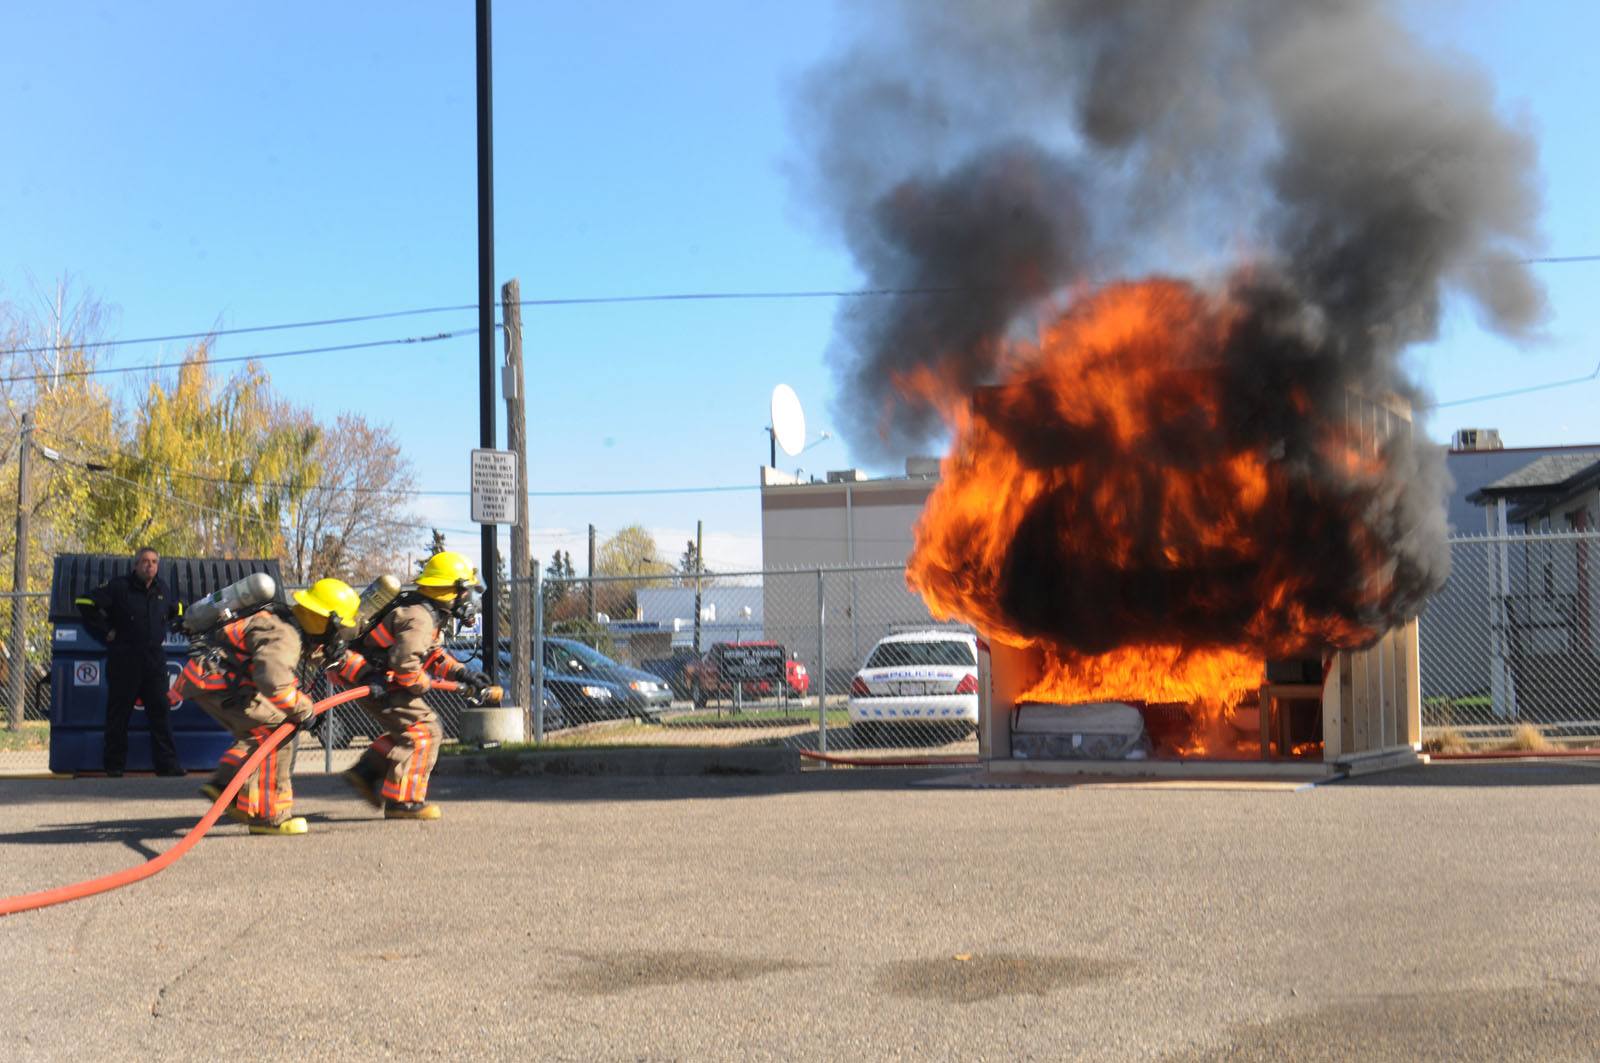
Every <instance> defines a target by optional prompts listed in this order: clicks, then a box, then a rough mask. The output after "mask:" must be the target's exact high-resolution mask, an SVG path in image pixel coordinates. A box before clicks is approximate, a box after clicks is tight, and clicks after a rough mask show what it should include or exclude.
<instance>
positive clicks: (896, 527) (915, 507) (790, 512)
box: [761, 458, 939, 694]
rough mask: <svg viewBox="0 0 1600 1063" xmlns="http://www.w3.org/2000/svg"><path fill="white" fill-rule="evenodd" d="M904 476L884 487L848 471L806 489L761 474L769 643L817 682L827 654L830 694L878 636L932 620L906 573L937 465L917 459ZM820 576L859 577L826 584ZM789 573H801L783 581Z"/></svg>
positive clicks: (838, 690) (770, 472)
mask: <svg viewBox="0 0 1600 1063" xmlns="http://www.w3.org/2000/svg"><path fill="white" fill-rule="evenodd" d="M906 469H907V475H906V476H904V477H893V478H887V479H879V480H869V479H867V478H866V477H865V476H864V475H862V474H861V473H860V472H859V471H857V470H854V469H848V470H844V471H842V472H830V473H828V474H827V478H826V479H825V480H820V481H812V482H808V483H801V482H799V481H796V480H795V479H794V478H793V477H789V476H786V475H785V474H784V473H782V472H779V471H778V470H776V469H770V468H767V469H763V470H762V475H761V546H762V554H763V562H762V567H763V568H765V569H766V570H767V572H768V575H767V577H766V578H765V580H764V581H763V587H764V590H763V595H764V603H763V609H764V613H765V619H766V631H767V637H768V638H772V639H776V640H778V641H779V642H782V643H783V644H784V645H785V646H786V647H788V648H789V649H791V650H794V651H797V652H798V653H799V654H800V658H801V660H802V661H804V662H805V664H806V667H807V668H808V669H810V670H811V672H812V674H813V675H818V674H820V668H821V665H822V657H823V655H824V654H826V658H827V660H826V667H827V672H828V676H829V679H828V692H829V693H830V694H843V693H845V692H846V691H847V690H848V689H849V686H850V677H851V676H853V675H854V674H855V672H856V670H857V669H859V668H860V667H861V663H862V661H863V659H864V658H865V656H866V655H867V654H868V653H869V652H871V650H872V647H873V645H874V644H875V643H876V642H877V641H878V639H880V638H882V637H883V636H884V635H887V634H890V633H891V632H893V631H899V630H906V629H907V628H912V627H919V626H924V625H928V624H931V623H933V618H932V617H931V616H930V615H929V613H928V609H927V607H926V606H925V605H923V603H922V599H921V598H920V597H919V596H918V595H916V594H915V593H913V592H912V591H910V590H908V589H907V588H906V584H905V572H904V567H903V566H904V565H905V562H906V559H907V557H909V556H910V554H911V546H912V541H913V529H914V528H915V526H916V523H917V518H918V517H919V516H921V514H922V507H923V504H924V503H925V502H926V501H927V500H928V495H929V494H930V493H931V492H932V491H933V488H934V486H935V485H936V484H937V483H938V470H939V466H938V462H937V461H936V460H934V459H930V458H913V459H910V460H908V461H907V462H906ZM864 568H870V569H871V570H870V571H863V569H864ZM819 569H823V570H826V569H852V570H854V571H848V572H827V571H824V572H823V574H822V575H821V576H820V577H819V576H818V570H819ZM789 570H799V571H796V574H795V575H793V576H789V575H784V574H783V573H784V572H786V571H789ZM819 584H820V587H819ZM819 604H820V605H822V606H824V607H825V610H826V612H825V614H822V615H824V616H825V619H824V623H823V627H822V629H823V630H825V631H826V633H827V634H826V638H825V639H824V638H821V637H819V634H818V619H819Z"/></svg>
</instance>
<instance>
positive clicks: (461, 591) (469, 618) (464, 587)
mask: <svg viewBox="0 0 1600 1063" xmlns="http://www.w3.org/2000/svg"><path fill="white" fill-rule="evenodd" d="M482 606H483V598H482V595H481V594H480V593H479V591H478V585H477V584H475V583H468V582H467V581H466V580H458V581H457V582H456V600H455V601H454V602H453V603H452V604H451V606H450V615H451V616H453V617H455V618H456V619H457V620H458V621H460V622H461V625H462V626H463V627H471V626H472V625H473V624H474V623H476V622H477V619H478V613H479V612H480V611H481V609H482Z"/></svg>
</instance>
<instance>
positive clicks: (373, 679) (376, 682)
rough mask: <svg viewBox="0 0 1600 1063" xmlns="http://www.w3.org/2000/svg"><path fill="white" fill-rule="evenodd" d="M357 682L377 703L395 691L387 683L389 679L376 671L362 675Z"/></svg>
mask: <svg viewBox="0 0 1600 1063" xmlns="http://www.w3.org/2000/svg"><path fill="white" fill-rule="evenodd" d="M358 682H359V683H360V684H362V685H365V686H366V688H367V690H368V691H369V693H370V696H371V697H373V698H376V699H377V700H379V701H383V700H386V699H387V698H388V697H389V695H390V694H392V693H394V689H395V688H394V686H393V685H392V684H391V683H390V682H389V677H388V676H387V675H385V674H384V673H383V672H380V671H378V670H376V669H373V670H372V671H370V672H368V673H367V674H366V675H363V676H362V677H361V678H360V680H358Z"/></svg>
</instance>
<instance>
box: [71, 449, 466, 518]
mask: <svg viewBox="0 0 1600 1063" xmlns="http://www.w3.org/2000/svg"><path fill="white" fill-rule="evenodd" d="M62 460H63V461H65V462H66V463H67V464H69V465H74V466H76V467H78V468H81V469H83V470H84V471H86V472H89V473H91V474H93V475H95V476H104V477H107V478H109V479H112V480H116V481H117V482H119V483H123V484H126V485H128V486H129V487H135V488H138V489H139V490H140V491H144V492H150V493H151V494H152V495H153V497H155V498H158V499H160V500H161V501H163V502H173V503H176V504H178V505H180V506H188V507H189V508H190V509H193V510H198V511H200V512H202V513H211V514H214V515H216V516H219V517H222V518H224V519H226V520H237V521H244V522H246V523H249V524H258V525H260V526H262V527H266V528H273V529H280V528H282V527H283V524H284V522H283V521H281V520H270V519H268V518H266V517H258V516H253V515H251V514H248V513H234V512H230V511H229V510H225V509H218V508H216V507H215V506H208V505H206V504H204V503H203V502H195V501H192V500H190V499H187V498H184V497H183V496H181V495H175V494H171V493H169V492H164V491H153V492H152V491H151V488H150V485H149V484H142V483H139V482H138V481H137V480H130V479H128V478H127V477H126V476H120V475H118V474H117V473H114V472H112V471H111V470H110V469H107V468H105V467H104V466H101V465H95V464H92V463H90V462H84V461H77V460H74V459H71V458H66V457H63V458H62ZM383 523H384V524H387V525H389V526H390V527H394V528H411V529H415V530H417V531H432V530H437V531H441V532H448V533H450V534H452V535H476V534H477V532H478V529H476V528H471V529H468V528H447V527H444V526H443V525H440V524H435V523H432V522H416V521H402V520H386V521H384V522H383Z"/></svg>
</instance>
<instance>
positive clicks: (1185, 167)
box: [800, 0, 1544, 641]
mask: <svg viewBox="0 0 1600 1063" xmlns="http://www.w3.org/2000/svg"><path fill="white" fill-rule="evenodd" d="M1394 7H1395V5H1394V4H1388V3H1384V2H1382V0H1297V2H1284V0H940V2H938V3H930V2H925V0H883V2H880V3H878V4H876V5H873V6H872V7H871V9H870V11H869V12H867V13H866V14H864V15H863V16H862V17H861V22H860V25H859V26H858V27H857V33H856V38H855V39H856V42H857V43H856V45H855V46H854V48H853V50H851V51H850V52H849V53H848V54H845V55H843V56H842V57H840V58H838V59H836V60H835V61H833V62H831V63H829V64H827V65H826V66H825V67H824V68H822V69H819V70H817V71H814V72H813V74H812V75H811V76H810V77H809V78H808V79H807V81H806V83H805V87H804V92H803V93H802V95H801V98H800V121H801V126H802V134H803V136H804V139H805V143H806V144H807V146H808V148H814V149H815V154H814V157H813V159H812V163H811V165H810V166H809V167H808V168H807V170H806V173H807V179H808V185H807V187H806V189H805V192H806V194H807V195H808V197H810V198H812V199H814V200H815V201H816V202H818V203H820V204H821V205H822V207H823V209H824V213H825V215H826V217H827V218H828V219H829V220H830V222H831V223H832V224H835V225H837V226H838V227H839V228H840V230H841V232H842V234H843V236H844V239H845V240H846V241H847V243H848V245H849V247H850V248H851V250H852V252H853V254H854V256H855V258H856V262H857V264H858V266H859V267H860V269H861V270H862V272H863V274H864V279H863V284H864V286H865V287H869V288H914V289H922V290H923V293H922V294H917V295H907V296H904V297H900V298H879V299H860V300H855V301H853V302H851V303H850V304H849V305H847V306H846V307H845V308H844V309H842V310H841V311H840V315H839V318H838V320H837V323H836V330H835V339H834V345H833V348H832V350H831V351H830V353H829V357H830V360H831V362H832V364H833V366H834V369H835V370H836V373H837V375H838V377H839V382H838V387H839V394H840V395H841V396H842V398H841V399H840V400H839V405H838V408H837V409H835V411H834V415H835V418H836V420H835V424H836V425H837V427H838V428H839V430H840V431H841V432H842V433H844V434H845V436H846V438H847V439H848V441H849V442H850V443H851V445H852V447H853V448H854V449H855V450H856V451H857V452H858V453H859V454H861V455H862V456H863V457H864V458H866V459H868V460H878V461H892V460H894V459H896V458H899V457H902V456H904V455H906V454H908V453H916V452H926V451H928V450H929V449H930V448H937V447H939V446H940V445H941V444H942V442H943V441H944V439H945V436H946V432H947V426H946V424H945V422H944V420H943V419H942V418H941V417H940V416H939V414H938V411H937V409H936V404H935V403H934V402H933V401H932V400H931V399H930V398H929V397H928V396H927V395H926V393H925V392H923V391H919V390H917V389H907V388H906V387H904V381H905V380H906V379H907V378H908V375H914V374H915V371H917V370H919V369H930V370H932V371H933V372H935V373H936V374H937V375H938V376H939V378H940V379H942V380H945V381H949V382H955V383H957V384H958V385H959V387H960V388H962V389H972V390H976V389H977V388H979V387H981V386H982V385H984V384H986V383H988V382H991V381H993V380H994V379H995V377H996V375H997V369H998V368H999V365H998V363H999V359H1000V358H1001V356H1002V354H1003V353H1004V352H1005V351H1006V350H1008V348H1009V346H1010V344H1009V342H1008V341H1010V340H1013V339H1015V338H1017V337H1019V336H1020V337H1028V336H1030V335H1032V333H1033V331H1034V330H1035V329H1036V328H1037V327H1038V324H1039V322H1040V321H1042V320H1047V319H1049V318H1052V317H1054V316H1055V315H1056V314H1058V313H1060V312H1061V311H1062V310H1063V309H1067V308H1070V306H1071V305H1072V302H1073V300H1074V298H1076V297H1079V296H1081V295H1082V294H1083V293H1084V292H1087V291H1092V290H1093V289H1094V288H1095V287H1096V286H1098V285H1100V284H1103V283H1106V282H1108V281H1111V280H1114V279H1118V278H1132V277H1138V276H1141V275H1144V274H1149V273H1161V274H1165V275H1168V276H1184V277H1188V278H1191V279H1192V280H1193V281H1194V282H1195V283H1196V284H1197V285H1199V286H1200V287H1202V288H1208V289H1211V290H1216V291H1224V290H1225V291H1228V292H1230V293H1232V294H1233V295H1234V296H1235V297H1236V299H1237V300H1238V302H1239V304H1240V305H1242V306H1244V307H1246V308H1247V309H1248V311H1249V312H1250V315H1251V316H1252V317H1258V318H1259V319H1258V320H1245V321H1244V322H1242V323H1240V325H1239V328H1238V336H1237V337H1236V339H1237V342H1236V343H1235V344H1234V345H1233V346H1232V347H1230V349H1229V350H1228V351H1227V352H1226V358H1227V361H1228V372H1229V373H1230V374H1231V375H1232V384H1231V385H1230V388H1229V391H1230V392H1233V391H1235V389H1236V391H1237V394H1236V396H1235V398H1236V399H1237V401H1238V403H1239V405H1238V407H1237V408H1238V410H1239V414H1240V421H1241V423H1240V425H1239V427H1238V431H1239V432H1242V433H1247V434H1252V435H1251V438H1252V439H1253V440H1254V441H1255V442H1256V443H1259V445H1260V446H1261V447H1262V448H1264V449H1267V450H1271V451H1272V452H1273V453H1276V454H1283V453H1288V454H1289V456H1290V460H1296V457H1295V456H1296V455H1301V456H1304V455H1310V454H1312V453H1314V451H1315V443H1314V441H1311V440H1300V439H1297V437H1296V431H1297V422H1296V418H1295V417H1294V415H1293V411H1289V410H1287V407H1285V406H1284V405H1283V403H1282V397H1283V396H1284V395H1286V394H1287V393H1288V392H1289V391H1290V390H1296V391H1298V392H1300V393H1301V394H1304V395H1307V396H1309V401H1310V402H1311V403H1312V405H1313V406H1315V407H1317V408H1318V409H1319V410H1320V411H1323V412H1326V413H1328V414H1329V415H1330V416H1332V415H1334V414H1335V412H1336V411H1338V410H1340V409H1342V407H1343V404H1344V403H1345V402H1346V399H1347V396H1348V395H1349V394H1351V393H1352V392H1354V393H1359V394H1364V395H1369V396H1382V395H1399V396H1402V397H1405V398H1411V399H1416V398H1418V394H1417V390H1416V388H1415V386H1414V385H1413V384H1412V383H1411V382H1410V381H1409V380H1408V379H1407V378H1406V376H1405V374H1404V373H1403V372H1402V369H1401V366H1400V356H1401V353H1402V352H1403V350H1404V349H1405V348H1406V347H1407V346H1408V345H1410V344H1413V343H1416V342H1419V341H1423V340H1427V339H1429V338H1431V337H1433V336H1434V335H1436V332H1437V329H1438V325H1439V321H1440V317H1441V312H1442V310H1441V307H1442V302H1443V300H1444V299H1445V298H1446V296H1447V295H1449V294H1452V293H1454V294H1458V295H1460V296H1463V297H1465V298H1466V299H1467V300H1470V301H1471V302H1472V303H1473V304H1474V305H1475V306H1476V308H1477V309H1478V310H1479V312H1480V314H1481V316H1482V318H1483V319H1484V321H1485V322H1486V323H1487V324H1488V325H1489V326H1490V327H1493V328H1495V329H1497V330H1500V331H1502V332H1505V333H1510V334H1521V333H1526V332H1528V331H1530V330H1531V329H1532V328H1533V327H1534V326H1535V325H1536V324H1537V323H1538V321H1539V320H1540V318H1541V316H1542V314H1543V310H1544V303H1543V294H1542V292H1541V290H1540V289H1539V287H1538V285H1537V283H1536V282H1535V281H1534V280H1533V279H1532V277H1531V276H1530V275H1529V274H1528V272H1527V270H1526V269H1525V267H1524V266H1522V265H1521V264H1520V260H1521V259H1523V258H1525V257H1526V256H1527V255H1528V254H1529V253H1530V252H1531V251H1533V250H1535V249H1536V246H1537V233H1536V227H1535V221H1536V216H1537V207H1538V196H1537V192H1536V189H1535V186H1534V178H1533V163H1534V155H1535V152H1534V147H1533V143H1532V140H1531V138H1530V137H1529V136H1528V134H1527V133H1526V132H1525V131H1523V130H1521V129H1518V128H1516V127H1514V126H1512V125H1509V124H1507V123H1506V122H1505V121H1503V120H1501V119H1500V118H1498V117H1497V115H1496V113H1495V110H1494V106H1493V99H1492V93H1491V91H1490V87H1489V86H1488V85H1487V83H1486V82H1485V80H1484V79H1483V78H1482V77H1481V75H1479V74H1478V73H1477V72H1476V71H1474V70H1473V69H1470V68H1468V67H1466V66H1463V65H1462V64H1460V63H1459V62H1455V61H1449V60H1446V59H1443V58H1441V57H1438V56H1434V55H1430V54H1428V53H1426V52H1425V51H1424V50H1423V49H1422V48H1421V47H1420V46H1419V43H1418V42H1417V41H1416V40H1415V39H1414V36H1413V35H1412V34H1411V33H1410V32H1409V31H1408V30H1407V29H1406V28H1405V27H1404V26H1403V25H1402V24H1401V22H1400V21H1399V20H1398V18H1397V17H1396V14H1395V12H1394V10H1393V9H1394ZM929 289H933V290H934V291H932V292H929V291H928V290H929ZM1274 410H1278V411H1280V412H1277V413H1274V412H1273V411H1274ZM1037 429H1038V426H1037V424H1035V426H1034V430H1032V431H1031V432H1030V433H1028V434H1029V439H1028V441H1027V442H1026V444H1025V445H1026V447H1027V449H1028V460H1029V461H1030V462H1038V463H1039V464H1040V466H1041V467H1048V466H1050V465H1052V464H1059V465H1070V464H1083V463H1084V462H1089V463H1092V462H1094V461H1095V460H1096V453H1095V448H1096V447H1097V445H1098V444H1097V442H1096V440H1094V439H1093V438H1086V437H1085V436H1084V434H1083V433H1081V432H1066V433H1063V434H1060V437H1059V438H1057V437H1054V436H1052V435H1051V433H1050V432H1048V431H1045V432H1040V431H1038V430H1037ZM1052 439H1054V440H1055V442H1054V444H1052V442H1051V440H1052ZM1239 442H1240V441H1239V440H1238V439H1234V440H1229V441H1216V440H1191V441H1188V443H1187V444H1186V445H1185V446H1182V447H1180V448H1179V449H1182V450H1185V451H1186V453H1191V454H1199V455H1200V456H1201V457H1202V458H1203V455H1204V453H1205V452H1206V450H1207V448H1209V447H1212V446H1220V445H1235V446H1236V445H1239ZM1390 447H1391V449H1392V450H1394V451H1395V453H1392V454H1391V455H1390V456H1389V462H1388V468H1389V470H1390V472H1389V473H1388V475H1387V480H1386V482H1385V483H1384V484H1382V485H1380V487H1379V488H1378V489H1377V490H1376V491H1375V492H1372V493H1371V497H1368V498H1363V499H1360V500H1357V501H1356V502H1355V503H1353V504H1355V505H1356V506H1357V508H1358V509H1359V511H1360V512H1359V514H1358V515H1359V517H1360V518H1361V519H1362V520H1363V521H1365V522H1366V523H1367V524H1368V525H1370V526H1372V527H1374V528H1376V529H1379V530H1380V532H1381V534H1383V535H1385V536H1387V537H1388V539H1389V546H1390V548H1391V549H1392V550H1393V552H1394V557H1395V562H1394V564H1395V567H1396V571H1397V573H1399V575H1398V576H1397V578H1398V579H1400V580H1402V581H1403V583H1404V584H1405V586H1401V587H1399V588H1398V589H1397V591H1396V603H1403V604H1397V605H1396V608H1398V609H1399V610H1400V611H1405V612H1414V609H1415V607H1416V605H1417V604H1418V603H1419V602H1420V601H1421V599H1422V598H1423V597H1424V596H1425V595H1426V594H1427V593H1429V592H1431V590H1432V589H1434V588H1436V587H1437V585H1438V583H1439V581H1440V580H1442V578H1443V575H1444V573H1445V570H1446V568H1447V556H1446V551H1445V550H1444V546H1443V537H1444V530H1445V526H1444V520H1443V515H1442V512H1440V510H1441V507H1442V497H1441V492H1442V486H1443V484H1444V482H1445V477H1444V474H1443V469H1442V454H1441V453H1440V452H1439V451H1438V449H1437V448H1435V447H1432V446H1431V445H1429V444H1427V443H1426V442H1425V441H1424V440H1423V439H1422V438H1421V433H1420V432H1419V433H1415V434H1409V433H1408V434H1406V435H1404V436H1403V437H1401V438H1399V439H1397V440H1395V441H1391V443H1390ZM1329 475H1330V476H1331V475H1334V473H1333V472H1332V471H1330V472H1329ZM1061 517H1062V514H1059V513H1056V514H1042V515H1041V516H1040V517H1039V518H1038V523H1039V525H1040V526H1041V527H1042V526H1045V525H1052V524H1053V525H1054V526H1055V528H1056V529H1057V530H1059V529H1060V527H1061V525H1060V523H1059V520H1060V518H1061ZM1019 549H1020V545H1019ZM1017 604H1019V605H1022V604H1024V603H1021V602H1019V603H1017ZM1068 641H1075V640H1068Z"/></svg>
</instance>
